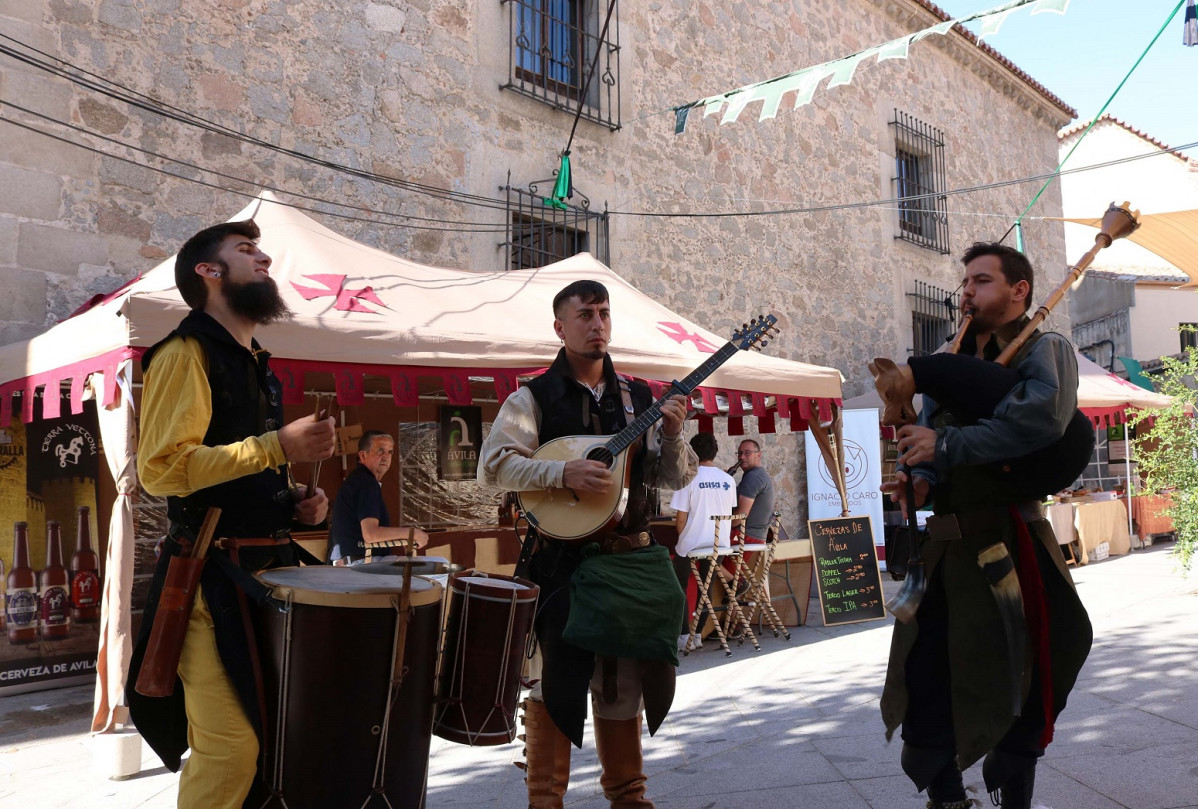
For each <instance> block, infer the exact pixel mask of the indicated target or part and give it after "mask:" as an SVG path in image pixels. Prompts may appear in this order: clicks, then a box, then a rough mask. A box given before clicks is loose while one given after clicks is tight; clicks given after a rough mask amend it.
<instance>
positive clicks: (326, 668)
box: [257, 568, 441, 809]
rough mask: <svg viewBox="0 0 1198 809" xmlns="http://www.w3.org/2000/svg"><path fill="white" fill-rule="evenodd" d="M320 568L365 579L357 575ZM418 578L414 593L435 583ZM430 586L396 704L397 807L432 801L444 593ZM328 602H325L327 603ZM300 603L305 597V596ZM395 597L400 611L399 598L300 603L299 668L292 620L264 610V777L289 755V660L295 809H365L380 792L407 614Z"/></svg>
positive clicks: (287, 771) (285, 788) (392, 737)
mask: <svg viewBox="0 0 1198 809" xmlns="http://www.w3.org/2000/svg"><path fill="white" fill-rule="evenodd" d="M317 569H318V570H322V571H330V570H336V571H344V572H345V573H346V574H348V575H351V576H353V575H355V574H353V573H351V570H352V569H351V568H317ZM413 581H414V588H415V586H416V583H420V586H424V585H425V582H424V580H422V579H419V578H415V577H414V579H413ZM371 582H372V583H373V579H371ZM427 584H431V585H432V586H431V587H426V588H425V589H424V590H422V591H419V592H417V591H415V589H414V592H413V593H412V604H413V606H412V615H411V620H410V622H409V624H408V628H407V637H406V642H405V644H404V657H403V666H404V669H405V671H406V674H405V675H404V678H403V684H402V686H401V687H400V688H399V690H398V692H397V694H396V695H395V697H394V699H393V704H392V709H391V718H390V722H389V729H388V740H387V754H386V759H385V761H384V764H383V772H384V779H383V786H384V789H385V794H386V795H387V797H388V800H389V801H390V803H391V806H393V807H395V809H400V807H404V808H405V809H419V807H421V806H423V803H424V790H425V781H426V776H427V768H428V756H429V747H430V743H431V741H432V734H431V728H432V719H433V716H432V714H433V705H432V696H433V690H434V684H435V676H436V661H437V641H438V635H439V632H440V628H441V588H440V586H439V585H436V584H435V583H427ZM277 592H278V591H277V590H276V594H277ZM324 595H325V594H323V593H322V594H319V596H318V598H317V599H316V600H325V599H324ZM295 597H296V598H297V599H301V598H304V594H303V593H300V592H298V591H297V592H296V593H295ZM392 599H393V600H394V603H396V604H398V602H399V593H398V592H396V593H394V594H393V595H391V596H386V595H379V594H371V595H370V596H368V597H358V598H356V599H355V598H354V597H352V596H348V597H345V598H344V600H346V601H351V602H352V601H356V602H364V603H368V604H369V605H370V606H349V605H346V604H336V605H333V604H328V603H317V604H313V603H300V602H299V601H293V603H292V604H291V608H290V609H291V650H290V660H289V661H286V660H285V659H284V648H283V646H284V644H283V639H284V636H285V633H286V627H285V623H286V615H285V614H284V613H283V612H281V611H279V609H278V608H277V606H276V605H266V606H261V607H259V608H258V611H257V622H258V632H259V648H260V652H261V660H262V674H263V682H264V690H265V693H266V700H267V710H268V719H269V724H268V727H267V729H266V736H267V750H266V753H267V755H266V764H265V765H264V767H263V777H264V778H265V780H266V781H267V783H268V784H269V783H270V782H271V780H272V773H273V772H274V767H275V766H276V761H277V760H278V759H277V755H278V753H279V751H280V743H279V742H280V739H277V738H276V732H277V727H278V724H277V723H278V712H279V710H280V708H279V692H280V689H281V686H282V683H283V677H282V672H283V668H284V664H285V663H288V665H287V669H288V684H287V695H286V701H285V704H284V705H283V706H282V710H283V711H284V716H285V717H286V725H285V729H284V732H283V736H282V739H281V748H282V757H281V758H282V781H281V796H282V798H283V799H284V800H285V801H286V805H287V806H288V807H290V809H325V808H326V807H330V806H349V805H353V806H361V805H362V804H363V802H365V801H366V800H367V798H368V797H369V796H370V794H371V789H372V784H373V779H374V770H375V762H376V758H377V755H378V749H379V741H380V735H381V734H380V732H379V731H380V728H381V725H382V722H383V720H384V716H385V714H386V703H387V692H388V687H389V685H388V684H389V681H390V678H391V673H392V652H393V649H394V644H395V630H396V621H397V616H398V612H397V610H396V608H395V607H394V606H391V605H390V604H388V603H387V602H389V601H391V600H392ZM334 600H337V599H334Z"/></svg>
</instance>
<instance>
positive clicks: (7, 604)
mask: <svg viewBox="0 0 1198 809" xmlns="http://www.w3.org/2000/svg"><path fill="white" fill-rule="evenodd" d="M13 533H14V537H13V543H12V548H13V550H12V570H10V571H8V578H7V579H6V581H5V583H6V584H7V585H8V593H7V595H6V597H5V599H4V618H5V621H6V623H7V626H8V642H9V643H32V642H33V641H35V640H37V578H36V577H35V576H34V575H33V568H31V567H30V566H29V523H24V522H19V523H17V524H16V525H14V526H13Z"/></svg>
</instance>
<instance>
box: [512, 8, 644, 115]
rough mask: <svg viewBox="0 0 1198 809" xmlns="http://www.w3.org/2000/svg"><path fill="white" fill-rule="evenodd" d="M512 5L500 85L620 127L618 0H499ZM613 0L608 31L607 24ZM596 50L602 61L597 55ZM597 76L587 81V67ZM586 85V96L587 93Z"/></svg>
mask: <svg viewBox="0 0 1198 809" xmlns="http://www.w3.org/2000/svg"><path fill="white" fill-rule="evenodd" d="M500 2H501V3H506V4H507V5H508V7H509V10H510V16H509V28H510V30H509V32H508V33H509V35H508V42H509V44H510V54H509V57H508V81H507V83H506V84H504V85H502V89H505V90H512V91H514V92H517V93H520V94H521V95H525V96H528V97H529V98H535V99H536V100H537V101H541V102H543V103H545V104H548V105H549V106H551V107H555V108H557V109H561V110H567V111H569V112H571V113H576V112H578V110H579V108H580V107H581V109H582V112H581V116H582V117H583V118H586V119H587V120H588V121H593V122H595V123H597V124H602V125H603V126H606V127H608V128H609V129H611V130H613V131H614V130H617V129H619V128H620V22H619V10H618V9H619V6H618V5H617V2H616V0H500ZM608 3H611V5H612V9H611V19H610V21H609V22H608V25H607V32H606V35H605V36H603V37H602V38H600V35H601V34H602V33H603V23H604V21H605V20H606V19H607V16H608V13H607V12H608ZM596 54H598V57H599V59H598V62H596V60H595V56H596ZM592 65H595V75H594V76H593V77H592V78H591V80H590V82H589V83H588V82H587V71H589V70H590V69H591V66H592ZM584 90H585V93H586V95H585V97H583V93H584Z"/></svg>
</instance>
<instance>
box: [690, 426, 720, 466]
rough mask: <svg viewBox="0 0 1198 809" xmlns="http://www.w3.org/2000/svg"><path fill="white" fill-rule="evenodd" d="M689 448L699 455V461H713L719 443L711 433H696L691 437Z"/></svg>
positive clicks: (718, 449) (718, 448)
mask: <svg viewBox="0 0 1198 809" xmlns="http://www.w3.org/2000/svg"><path fill="white" fill-rule="evenodd" d="M691 449H693V450H694V451H695V454H696V455H698V456H699V460H700V461H714V460H715V456H716V453H717V452H719V451H720V445H719V443H718V442H717V441H716V440H715V436H714V435H712V434H711V433H698V434H696V435H695V437H694V438H692V439H691Z"/></svg>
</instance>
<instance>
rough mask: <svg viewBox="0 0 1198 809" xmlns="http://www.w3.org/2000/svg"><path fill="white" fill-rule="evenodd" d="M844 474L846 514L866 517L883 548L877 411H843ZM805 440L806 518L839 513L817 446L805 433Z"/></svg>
mask: <svg viewBox="0 0 1198 809" xmlns="http://www.w3.org/2000/svg"><path fill="white" fill-rule="evenodd" d="M842 418H843V420H844V477H845V483H846V485H847V487H848V496H849V499H848V509H849V514H850V515H852V516H854V517H862V516H868V517H869V518H870V520H869V522H870V525H871V526H872V529H873V535H874V545H876V546H877V547H879V548H882V547H885V544H886V540H885V537H884V536H883V534H882V492H881V491H879V489H880V487H881V485H882V451H881V444H880V440H881V439H880V438H879V434H878V411H877V409H876V408H873V409H866V410H845V411H844V412H843V413H842ZM805 435H806V441H807V519H808V520H827V519H833V518H836V517H839V516H840V494H839V493H838V492H837V491H836V484H835V482H834V481H833V479H832V475H831V473H829V472H828V467H827V465H826V464H825V463H824V459H823V456H822V455H821V454H820V451H819V446H818V445H817V444H816V443H815V439H814V438H812V437H811V431H810V430H808V431H807V432H806V433H805Z"/></svg>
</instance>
